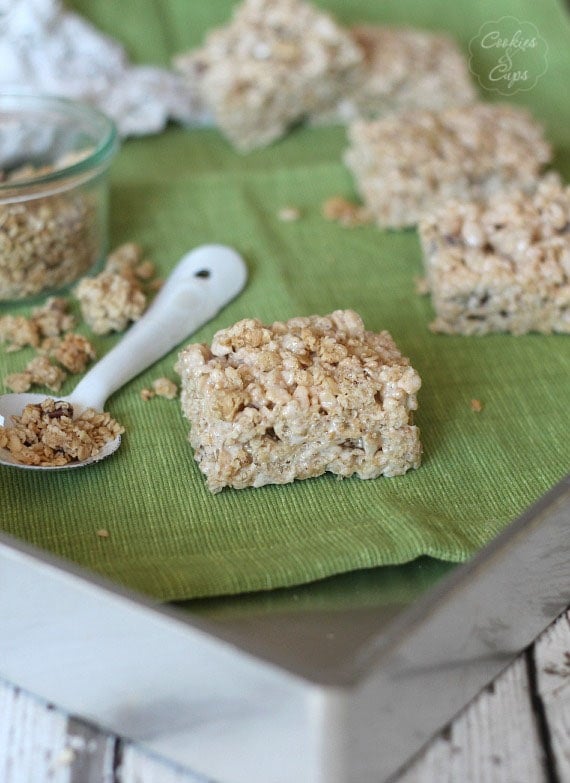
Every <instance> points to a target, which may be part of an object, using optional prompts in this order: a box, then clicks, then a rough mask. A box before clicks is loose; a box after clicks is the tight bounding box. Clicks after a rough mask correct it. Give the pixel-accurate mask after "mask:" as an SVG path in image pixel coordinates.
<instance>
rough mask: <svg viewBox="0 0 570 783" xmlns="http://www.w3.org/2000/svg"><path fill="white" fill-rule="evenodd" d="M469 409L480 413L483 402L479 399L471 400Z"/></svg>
mask: <svg viewBox="0 0 570 783" xmlns="http://www.w3.org/2000/svg"><path fill="white" fill-rule="evenodd" d="M471 410H472V411H474V412H475V413H481V411H482V410H483V403H482V402H481V400H471Z"/></svg>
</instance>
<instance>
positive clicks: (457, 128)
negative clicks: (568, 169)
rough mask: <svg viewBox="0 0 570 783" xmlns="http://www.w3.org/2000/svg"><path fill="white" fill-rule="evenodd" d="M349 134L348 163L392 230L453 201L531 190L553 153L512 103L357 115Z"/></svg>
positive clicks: (366, 196) (376, 212)
mask: <svg viewBox="0 0 570 783" xmlns="http://www.w3.org/2000/svg"><path fill="white" fill-rule="evenodd" d="M349 139H350V147H349V149H348V150H347V152H346V154H345V162H346V164H347V166H348V168H349V169H350V170H351V171H352V173H353V175H354V177H355V181H356V185H357V188H358V190H359V192H360V195H361V197H362V199H363V201H364V203H365V205H366V206H367V207H368V208H369V210H370V211H371V213H372V214H373V216H374V219H375V220H376V223H377V224H378V225H379V226H383V227H392V228H394V227H402V226H411V225H415V224H417V222H418V220H420V218H421V217H422V215H424V214H425V213H426V212H429V211H430V210H432V209H434V208H436V207H438V206H440V205H441V204H443V203H445V202H446V201H448V200H450V199H468V200H469V199H479V198H486V197H488V196H491V195H493V194H494V193H497V192H499V191H505V190H509V189H516V188H522V189H527V190H532V189H533V188H534V187H535V184H536V180H537V178H538V177H539V175H540V173H541V170H542V168H543V167H544V165H545V164H546V163H548V162H549V160H550V158H551V154H552V153H551V149H550V146H549V144H548V143H547V142H546V141H545V139H544V136H543V129H542V127H541V126H540V124H539V123H538V122H536V121H535V120H534V119H533V118H532V117H531V115H530V114H529V113H528V112H527V111H526V110H524V109H521V108H519V107H516V106H512V105H506V104H505V105H502V104H490V103H489V104H486V103H475V104H472V105H470V106H463V107H459V108H457V107H454V108H450V109H445V110H443V111H440V112H436V111H427V110H414V111H410V112H405V113H403V114H399V115H391V116H388V117H384V118H382V119H379V120H373V121H370V122H367V121H364V120H358V121H356V122H354V123H353V124H352V125H351V126H350V128H349Z"/></svg>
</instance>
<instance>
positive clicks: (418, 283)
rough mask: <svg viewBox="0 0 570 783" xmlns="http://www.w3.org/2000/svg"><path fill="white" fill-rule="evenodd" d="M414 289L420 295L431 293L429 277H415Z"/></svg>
mask: <svg viewBox="0 0 570 783" xmlns="http://www.w3.org/2000/svg"><path fill="white" fill-rule="evenodd" d="M414 290H415V292H416V294H417V295H418V296H427V294H429V282H428V279H427V277H420V276H418V275H416V276H415V277H414Z"/></svg>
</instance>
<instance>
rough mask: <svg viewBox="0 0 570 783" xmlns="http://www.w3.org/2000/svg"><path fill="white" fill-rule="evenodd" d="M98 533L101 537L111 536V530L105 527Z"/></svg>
mask: <svg viewBox="0 0 570 783" xmlns="http://www.w3.org/2000/svg"><path fill="white" fill-rule="evenodd" d="M97 535H98V536H99V538H109V535H110V534H109V531H108V530H105V528H101V530H98V531H97Z"/></svg>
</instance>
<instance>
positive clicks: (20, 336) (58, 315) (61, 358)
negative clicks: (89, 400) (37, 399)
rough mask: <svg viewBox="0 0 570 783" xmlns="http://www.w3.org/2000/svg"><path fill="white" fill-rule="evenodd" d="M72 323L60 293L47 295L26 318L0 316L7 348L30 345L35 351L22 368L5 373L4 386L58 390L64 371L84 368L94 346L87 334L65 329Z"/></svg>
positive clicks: (1, 338) (0, 333)
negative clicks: (39, 305) (34, 354)
mask: <svg viewBox="0 0 570 783" xmlns="http://www.w3.org/2000/svg"><path fill="white" fill-rule="evenodd" d="M74 326H75V318H74V317H73V315H71V313H70V312H69V303H68V302H67V300H65V299H62V298H61V297H50V298H49V299H47V300H46V302H45V304H43V305H42V306H41V307H36V308H35V309H34V310H33V311H32V314H31V316H30V317H29V318H25V317H24V316H12V315H6V316H3V317H1V318H0V342H5V343H7V348H6V351H7V352H10V351H17V350H20V349H21V348H24V347H26V346H30V347H32V348H34V349H35V350H36V351H37V353H38V355H36V356H35V357H34V358H33V359H31V360H30V361H29V362H28V363H27V365H26V366H25V368H24V370H23V371H21V372H16V373H11V374H10V375H8V376H6V378H5V379H4V384H5V386H6V387H7V388H8V389H10V390H12V391H14V392H26V391H29V389H30V388H31V387H32V386H45V387H47V388H48V389H51V390H52V391H59V390H60V389H61V386H62V384H63V382H64V381H65V380H66V378H67V372H66V371H68V372H71V373H80V372H84V370H85V368H86V367H87V364H88V363H89V362H91V361H92V360H93V359H95V358H96V354H95V349H94V348H93V346H92V345H91V343H90V342H89V340H87V338H85V337H83V336H82V335H80V334H75V333H74V332H71V331H68V330H70V329H72V328H73V327H74ZM51 359H54V360H55V361H56V362H57V364H54V363H53V362H52V361H51Z"/></svg>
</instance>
